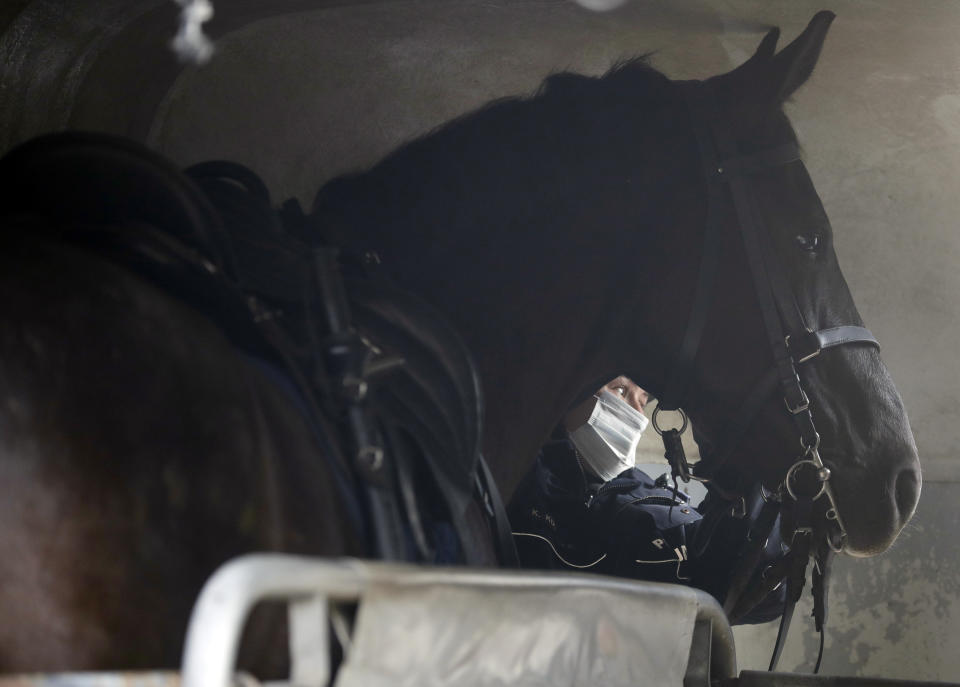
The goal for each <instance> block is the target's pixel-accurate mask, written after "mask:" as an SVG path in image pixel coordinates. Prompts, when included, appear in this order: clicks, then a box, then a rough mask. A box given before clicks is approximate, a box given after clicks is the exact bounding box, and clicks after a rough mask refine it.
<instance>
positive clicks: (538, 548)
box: [509, 439, 785, 623]
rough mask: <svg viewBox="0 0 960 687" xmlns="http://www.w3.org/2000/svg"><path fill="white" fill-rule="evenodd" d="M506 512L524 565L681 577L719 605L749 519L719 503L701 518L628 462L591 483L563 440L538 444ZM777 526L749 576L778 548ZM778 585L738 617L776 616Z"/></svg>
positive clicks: (668, 487) (684, 499) (683, 498)
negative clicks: (531, 464)
mask: <svg viewBox="0 0 960 687" xmlns="http://www.w3.org/2000/svg"><path fill="white" fill-rule="evenodd" d="M708 499H709V497H708ZM705 503H706V502H705ZM708 505H709V504H708ZM703 506H704V504H701V507H703ZM758 509H759V508H758V507H755V508H754V509H752V510H753V511H754V512H753V513H752V515H753V516H754V517H755V516H756V512H755V511H757V510H758ZM704 512H705V513H706V512H708V509H707V508H704ZM748 515H749V514H748ZM509 519H510V524H511V526H512V528H513V533H514V541H515V542H516V545H517V550H518V552H519V555H520V563H521V566H522V567H524V568H535V569H541V570H580V571H584V572H594V573H601V574H606V575H616V576H618V577H627V578H633V579H639V580H649V581H656V582H674V583H682V584H689V585H692V586H695V587H698V588H700V589H703V590H705V591H707V592H709V593H710V594H712V595H713V596H714V597H716V598H717V600H718V601H719V602H720V603H723V600H724V597H725V596H726V590H727V588H728V587H729V584H730V578H731V575H732V572H733V568H734V566H735V564H736V562H737V560H738V558H739V555H740V553H741V551H742V550H743V549H744V547H745V544H746V537H747V532H748V530H749V527H750V517H743V518H735V517H732V516H731V515H730V510H729V509H723V510H722V512H721V511H718V510H717V509H709V516H708V519H705V517H704V515H702V514H701V512H700V510H699V509H698V508H695V507H694V506H693V505H691V504H690V502H689V497H688V496H687V495H686V494H685V493H684V492H682V491H679V490H677V491H676V492H675V491H674V489H673V488H672V484H668V482H667V478H666V475H664V476H663V477H660V478H658V479H652V478H651V477H650V476H649V475H647V474H646V473H644V472H643V471H641V470H639V469H637V468H630V469H628V470H625V471H623V472H622V473H620V474H619V475H618V476H617V477H616V478H614V479H612V480H610V481H609V482H601V481H600V480H599V478H597V477H595V476H593V474H592V473H590V472H588V471H587V470H586V469H585V468H584V466H583V464H582V462H581V459H580V457H579V456H578V455H577V452H576V450H575V449H574V447H573V445H572V444H571V443H570V442H569V441H567V440H566V439H564V440H559V441H552V442H550V443H548V444H546V445H545V446H544V447H543V449H542V450H541V452H540V455H539V456H538V457H537V463H536V465H535V466H534V468H533V470H532V471H531V472H530V473H529V474H528V475H527V477H526V478H525V479H524V481H523V482H522V483H521V485H520V487H519V488H518V490H517V492H516V493H515V495H514V497H513V499H512V500H511V502H510V506H509ZM714 519H716V520H714ZM778 530H779V527H778V526H775V527H774V534H772V535H771V536H770V538H769V540H768V542H767V545H766V547H765V553H764V559H763V560H762V561H761V563H760V565H759V566H758V569H757V570H756V571H754V572H755V576H759V575H762V574H763V569H764V568H766V567H767V566H768V565H769V564H770V563H772V562H773V561H774V560H775V559H776V558H777V557H778V556H781V555H782V554H783V553H784V551H785V547H783V546H782V545H781V541H780V538H779V535H778V534H776V533H777V532H778ZM784 593H785V590H784V589H783V587H782V586H781V587H780V588H778V589H776V590H774V591H773V592H772V593H770V594H769V595H768V596H767V598H766V599H764V600H763V601H762V602H761V603H760V604H759V605H758V606H757V607H756V608H754V610H753V611H751V612H750V613H748V614H747V615H746V616H744V617H743V618H740V619H739V620H738V622H740V623H759V622H767V621H769V620H773V619H774V618H777V617H778V616H779V615H780V613H781V611H782V608H783V602H784Z"/></svg>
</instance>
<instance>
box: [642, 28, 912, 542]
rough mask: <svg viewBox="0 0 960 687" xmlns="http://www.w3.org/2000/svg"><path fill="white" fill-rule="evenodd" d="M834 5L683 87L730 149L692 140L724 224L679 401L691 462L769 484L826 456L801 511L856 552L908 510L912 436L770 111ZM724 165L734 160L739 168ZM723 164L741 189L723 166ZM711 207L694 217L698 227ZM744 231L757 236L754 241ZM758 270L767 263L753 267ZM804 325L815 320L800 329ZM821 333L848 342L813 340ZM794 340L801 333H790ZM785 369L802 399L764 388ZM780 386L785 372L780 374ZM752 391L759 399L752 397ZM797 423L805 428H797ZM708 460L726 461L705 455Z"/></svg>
mask: <svg viewBox="0 0 960 687" xmlns="http://www.w3.org/2000/svg"><path fill="white" fill-rule="evenodd" d="M832 19H833V15H832V14H831V13H829V12H821V13H820V14H818V15H817V16H816V17H814V19H813V20H812V21H811V22H810V24H809V26H808V27H807V29H806V30H805V31H804V32H803V33H802V34H801V35H800V36H799V37H798V38H797V39H796V40H795V41H793V42H792V43H791V44H790V45H789V46H788V47H786V48H784V49H783V50H782V51H780V52H779V53H776V43H777V38H778V33H779V32H778V30H777V29H772V30H771V31H770V32H769V33H768V34H767V35H766V37H765V38H764V39H763V41H762V42H761V44H760V46H759V48H758V49H757V51H756V53H755V54H754V55H753V57H752V58H751V59H749V60H748V61H747V62H746V63H745V64H743V65H741V66H740V67H739V68H737V69H735V70H733V71H732V72H730V73H727V74H724V75H721V76H717V77H714V78H712V79H709V80H708V81H706V82H705V83H703V84H696V85H692V86H691V85H687V86H686V88H687V89H688V90H689V91H690V92H692V93H693V94H694V95H693V101H690V98H688V102H692V104H691V105H689V107H692V108H693V109H696V108H698V107H700V106H701V105H702V103H701V104H699V105H698V101H697V98H698V97H700V96H702V95H703V93H702V91H708V92H709V93H710V94H711V95H710V98H712V100H713V103H712V107H713V109H712V110H710V111H708V112H707V113H702V112H701V113H695V115H694V117H693V119H694V121H693V127H694V129H696V128H697V127H698V126H700V127H701V128H702V129H710V128H713V129H714V130H720V133H719V134H718V135H719V136H721V137H722V136H726V137H727V140H726V144H727V148H728V149H727V150H718V151H715V152H717V153H718V159H714V160H712V161H706V165H704V162H705V161H704V160H703V157H704V155H703V150H702V145H701V146H700V148H701V156H700V157H701V163H700V164H701V169H702V171H701V177H704V176H705V177H707V178H708V181H707V182H706V183H707V185H708V187H710V188H711V189H714V190H715V194H714V195H710V192H708V193H706V194H704V195H706V196H708V197H709V198H710V201H709V202H710V203H712V204H713V206H712V207H709V209H708V210H707V209H704V206H703V204H702V203H701V204H700V211H699V212H700V214H701V215H703V213H705V212H706V213H709V217H712V218H713V221H716V222H719V223H722V224H723V225H724V226H723V227H722V228H721V229H720V230H719V232H720V238H719V241H721V242H722V243H723V245H722V246H717V247H715V250H717V251H718V252H719V253H720V254H721V255H722V257H720V258H717V266H716V269H717V276H716V280H715V282H714V283H715V285H716V286H715V288H714V289H713V293H711V294H710V298H711V299H712V303H711V305H710V313H709V315H704V316H703V317H704V320H703V325H702V326H703V332H702V335H701V336H702V338H701V345H700V346H699V350H698V351H697V353H696V356H695V358H694V359H692V360H691V363H690V366H691V368H692V371H691V374H692V376H693V377H694V380H693V382H692V384H691V386H690V387H689V388H688V389H687V391H686V397H685V399H684V400H683V404H684V406H685V407H686V409H687V410H688V411H689V414H690V416H691V417H692V418H693V420H694V422H695V424H696V427H697V434H698V440H699V443H700V447H701V453H702V456H703V460H704V465H703V466H701V467H702V468H705V470H706V471H707V472H709V473H712V474H714V475H717V476H718V477H719V474H722V473H723V472H724V471H726V474H727V478H728V479H733V480H734V481H736V480H738V479H739V480H741V481H751V480H752V479H756V478H759V479H760V480H761V481H762V482H763V483H764V484H765V486H766V487H767V488H769V489H774V490H775V489H777V488H778V487H780V486H782V485H784V483H785V479H786V475H787V471H788V470H789V469H790V468H791V466H792V465H795V464H796V461H799V460H803V459H805V458H806V459H810V458H811V457H815V458H816V465H819V464H820V456H822V460H823V464H824V465H825V466H826V467H827V469H828V470H829V473H824V474H829V478H828V479H827V482H826V484H828V485H829V489H828V493H827V496H828V497H829V498H819V499H818V500H817V501H816V504H815V513H816V515H815V517H816V518H818V519H819V524H820V525H821V526H822V527H824V528H825V529H829V528H828V527H827V525H826V521H825V519H826V518H829V519H831V520H834V521H835V523H834V524H833V525H832V527H833V533H832V535H828V536H832V537H833V538H834V545H835V546H836V545H837V544H839V543H840V540H841V536H840V535H845V541H843V543H842V546H843V550H844V551H845V552H847V553H849V554H851V555H854V556H870V555H874V554H877V553H880V552H882V551H884V550H885V549H886V548H888V547H889V546H890V544H891V543H892V542H893V541H894V540H895V539H896V537H897V535H898V534H899V532H900V531H901V529H902V528H903V526H904V525H905V523H906V522H907V520H909V518H910V517H911V516H912V514H913V512H914V509H915V507H916V504H917V500H918V497H919V492H920V484H921V479H920V467H919V461H918V457H917V449H916V445H915V443H914V439H913V436H912V433H911V430H910V426H909V423H908V421H907V416H906V412H905V410H904V406H903V403H902V401H901V399H900V396H899V394H898V393H897V391H896V389H895V387H894V385H893V382H892V380H891V378H890V375H889V373H888V372H887V370H886V368H885V366H884V364H883V362H882V361H881V359H880V355H879V352H878V347H877V346H875V345H871V344H875V341H873V340H872V335H870V334H869V332H867V331H866V330H862V329H860V328H861V327H862V324H863V323H862V320H861V318H860V315H859V313H858V312H857V308H856V305H855V304H854V301H853V299H852V297H851V295H850V291H849V289H848V287H847V284H846V281H845V280H844V277H843V274H842V272H841V269H840V266H839V263H838V260H837V255H836V253H835V250H834V241H833V230H832V228H831V226H830V222H829V220H828V219H827V215H826V213H825V211H824V208H823V205H822V204H821V202H820V199H819V197H818V195H817V192H816V190H815V188H814V185H813V183H812V181H811V179H810V177H809V175H808V174H807V171H806V169H805V167H804V165H803V163H802V162H801V161H800V160H799V159H796V157H797V153H796V152H795V151H796V148H795V145H796V138H795V135H794V132H793V130H792V128H791V126H790V124H789V122H788V120H787V118H786V116H785V115H784V113H783V111H782V104H783V103H784V101H785V100H786V99H787V98H788V97H790V96H791V95H792V94H793V93H794V92H795V91H796V90H797V88H799V87H800V86H801V85H802V84H803V83H804V82H805V81H806V80H807V78H808V77H809V76H810V74H811V73H812V71H813V68H814V66H815V64H816V62H817V59H818V57H819V54H820V50H821V46H822V45H823V41H824V38H825V36H826V33H827V30H828V28H829V26H830V23H831V21H832ZM698 118H699V119H700V122H699V124H698V122H697V119H698ZM723 132H725V133H723ZM699 135H700V136H701V137H703V136H709V135H710V134H709V133H707V132H704V131H701V132H699ZM719 146H720V148H722V147H723V142H721V143H720V144H719ZM688 149H689V147H688ZM738 163H739V165H740V167H741V168H742V167H748V169H737V168H736V165H737V164H738ZM711 164H712V165H713V166H717V169H713V168H712V166H711ZM724 167H727V168H728V169H723V168H724ZM735 174H736V175H739V183H741V186H740V188H739V190H738V189H737V188H736V187H735V185H734V184H735V182H733V181H731V180H730V179H726V180H724V179H722V178H721V177H723V176H724V175H726V176H728V177H729V176H732V175H735ZM711 175H712V179H711ZM711 184H713V186H711ZM738 193H739V194H740V196H741V197H739V198H738V197H737V195H738ZM709 217H707V218H701V219H700V221H699V222H695V224H696V225H698V226H700V227H701V228H702V227H705V226H708V224H709V222H710V218H709ZM744 225H751V226H747V227H746V228H745V227H744ZM706 231H709V229H706ZM750 231H752V232H755V233H756V234H757V236H756V238H755V239H752V240H755V242H756V245H754V246H752V247H751V246H750V245H748V242H749V241H750V240H751V239H749V238H748V237H747V234H748V232H750ZM680 233H682V232H680ZM741 235H742V236H741ZM688 238H689V237H688ZM706 241H707V242H708V241H709V239H706ZM704 245H706V244H705V239H703V238H701V237H700V236H697V237H695V238H693V243H690V244H689V245H688V247H687V249H688V250H691V249H693V250H694V251H695V252H697V253H700V252H701V248H700V247H701V246H704ZM704 250H707V251H709V250H710V249H709V248H705V249H704ZM751 253H753V254H751ZM703 260H704V261H705V260H706V258H703ZM755 263H759V267H758V266H757V264H755ZM705 264H706V262H702V263H701V265H702V266H703V265H705ZM758 269H759V271H760V272H761V273H763V272H766V273H767V274H766V277H764V276H763V275H762V274H761V275H760V277H759V281H758V276H757V271H758ZM700 278H702V277H700ZM663 279H664V284H665V286H666V287H667V288H674V289H676V290H677V291H679V292H682V293H690V291H691V288H692V287H691V283H689V279H688V283H687V284H681V283H673V284H671V283H670V276H669V275H664V276H663ZM708 288H710V287H708ZM764 290H771V291H772V294H773V295H772V297H771V296H770V295H769V294H768V295H767V296H766V297H764V294H763V293H761V291H764ZM693 298H696V296H693ZM687 307H688V308H691V307H692V308H696V304H694V305H693V306H687ZM765 310H766V312H765ZM680 311H681V312H683V313H686V312H689V310H686V311H685V310H684V309H683V308H680ZM691 317H696V315H695V314H692V315H691ZM665 318H666V319H668V320H669V319H671V318H669V317H666V316H665ZM765 318H766V319H772V320H773V323H772V325H771V324H770V323H768V322H765V321H764V320H765ZM676 319H677V318H676V317H673V318H672V320H673V322H672V324H673V326H675V325H676ZM681 319H683V318H682V317H681ZM771 326H772V327H773V328H774V329H775V330H776V332H777V333H775V334H774V338H775V339H776V338H780V339H785V338H786V336H785V335H789V336H792V337H794V339H795V341H794V343H793V344H790V341H789V340H787V341H781V342H777V341H774V342H773V343H774V344H776V345H774V346H773V347H771V343H770V339H771ZM813 331H816V332H819V333H821V334H819V335H814V334H810V333H809V332H813ZM823 332H828V334H825V335H824V334H822V333H823ZM636 335H637V336H642V335H643V332H636ZM676 336H677V334H676V332H673V333H672V334H670V335H667V337H666V338H667V340H670V338H671V337H672V340H673V341H674V342H676V341H678V339H677V338H676ZM830 336H833V338H834V339H843V340H844V343H845V344H846V345H836V346H831V347H829V348H828V347H826V345H825V346H823V347H821V344H824V343H825V342H826V341H827V339H829V338H830ZM803 338H806V339H807V342H806V343H800V342H799V341H796V339H803ZM851 339H852V340H851ZM682 345H683V343H681V344H679V345H676V348H675V349H674V350H679V348H680V347H681V346H682ZM827 345H829V344H827ZM804 347H806V348H804ZM791 349H794V350H791ZM799 349H803V350H802V351H800V350H799ZM786 354H792V361H790V363H789V364H787V365H786V366H780V369H779V371H777V367H778V362H777V360H778V356H781V357H782V356H783V355H786ZM780 362H781V363H782V362H784V361H783V360H781V361H780ZM670 364H676V363H668V366H667V367H668V369H669V366H670ZM794 372H796V374H797V375H798V380H797V381H798V382H799V384H796V385H794V386H793V388H794V389H795V390H798V391H799V394H798V396H797V397H798V398H799V399H800V400H794V399H791V398H789V395H790V394H789V391H788V393H787V398H785V397H784V387H783V385H782V384H779V383H773V384H768V385H767V386H766V387H764V383H765V382H764V380H765V379H766V380H767V381H768V382H769V381H772V380H773V379H774V378H776V377H777V376H781V377H783V376H784V375H788V374H793V373H794ZM655 377H656V376H655ZM656 378H657V381H658V382H660V383H662V384H666V385H667V388H664V389H661V390H662V391H664V392H665V393H668V394H671V395H672V394H673V393H674V390H673V389H670V388H669V384H670V378H669V376H668V378H667V379H666V380H665V381H662V382H661V380H660V379H659V378H658V377H656ZM792 385H793V381H790V382H789V383H788V384H787V388H790V387H791V386H792ZM654 388H655V390H656V387H654ZM804 394H805V396H804ZM761 397H766V398H765V400H764V402H763V403H762V404H760V403H759V401H760V399H761ZM670 400H671V402H674V401H679V399H670ZM675 404H676V402H674V405H675ZM805 406H808V407H805ZM804 418H809V419H810V421H809V422H808V421H807V420H804ZM797 420H803V422H806V423H807V424H803V422H801V423H800V424H799V429H798V422H797ZM805 428H806V430H807V431H809V437H812V438H810V439H808V438H805V436H804V432H805ZM814 428H815V429H814ZM812 444H818V445H812ZM814 454H818V455H817V456H814ZM717 462H726V464H727V466H728V467H727V468H721V467H720V466H719V465H716V464H714V465H712V464H711V463H717ZM745 475H751V476H753V475H755V476H756V477H749V478H748V477H745Z"/></svg>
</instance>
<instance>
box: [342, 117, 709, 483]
mask: <svg viewBox="0 0 960 687" xmlns="http://www.w3.org/2000/svg"><path fill="white" fill-rule="evenodd" d="M638 138H640V137H639V136H638ZM634 143H635V144H636V146H637V150H636V151H635V153H634V154H632V155H626V156H625V155H623V152H622V151H621V150H617V151H615V152H614V151H610V150H609V148H608V152H607V156H606V157H607V159H603V157H604V156H603V155H602V154H601V153H599V152H594V153H592V155H591V157H589V158H584V155H583V153H584V151H583V150H582V149H581V150H579V151H576V152H575V153H574V154H573V155H571V156H570V157H569V159H567V160H561V159H559V155H558V153H557V151H556V150H551V151H550V153H551V154H550V156H549V158H548V159H547V160H545V161H544V163H543V164H541V165H540V166H539V168H538V169H537V170H535V171H532V172H530V173H528V174H527V175H525V176H522V177H518V176H514V177H513V178H512V179H510V180H509V181H503V180H501V179H500V178H494V177H493V176H492V175H483V174H482V173H479V174H473V175H471V172H470V170H469V169H467V167H468V165H467V163H463V165H461V169H450V168H449V167H443V166H442V165H440V164H437V165H433V164H426V165H421V166H420V167H419V168H418V169H420V170H421V172H420V173H419V174H411V173H410V172H411V170H410V169H409V167H410V165H408V166H407V169H403V166H402V165H400V166H399V169H393V168H392V166H393V163H392V162H391V161H390V160H388V161H387V163H386V164H384V165H381V166H380V167H378V168H375V169H374V170H373V171H372V172H371V173H368V174H367V175H364V177H363V178H361V179H360V180H359V182H360V189H361V190H360V193H359V195H357V191H356V189H353V190H352V191H351V195H350V196H349V198H345V199H344V200H345V201H346V203H345V204H347V205H349V207H350V208H351V210H350V212H351V213H352V214H353V216H352V217H350V218H349V219H348V220H347V223H348V225H349V227H350V228H349V230H348V239H347V241H346V242H347V243H348V244H352V246H353V248H354V250H363V251H367V250H374V251H376V252H377V253H378V254H379V255H380V258H381V260H382V262H383V269H384V270H385V271H386V272H387V273H388V274H390V275H391V276H392V277H393V278H394V279H395V281H396V282H397V283H398V284H400V285H401V286H402V287H403V288H405V289H406V290H409V291H411V292H413V293H414V294H416V295H418V296H420V297H421V298H423V299H424V300H425V301H427V302H429V303H431V304H432V305H434V306H435V307H437V308H438V309H439V310H440V312H441V313H442V314H443V315H444V316H445V317H446V318H447V319H448V320H449V321H450V322H451V323H452V324H453V325H454V327H455V328H456V329H457V331H458V332H459V333H460V335H461V336H462V337H463V339H464V340H465V342H466V344H467V346H468V348H469V350H470V351H471V352H472V353H473V355H474V358H475V361H476V363H477V367H478V372H479V376H480V380H481V383H482V386H483V391H484V395H485V400H486V405H485V418H486V422H485V430H484V437H483V448H484V452H485V454H486V456H487V458H488V460H489V461H490V462H491V464H492V467H493V470H494V474H495V477H496V478H497V479H498V482H499V483H500V484H501V486H502V487H503V488H504V490H505V491H506V492H508V493H509V492H510V491H511V489H512V487H513V486H514V485H515V484H516V483H517V481H518V478H519V475H521V474H522V472H523V471H525V470H526V469H527V467H528V466H529V464H530V462H531V461H532V460H533V458H534V457H535V455H536V453H537V450H538V448H539V446H540V445H541V443H542V442H543V441H544V440H545V439H546V438H547V437H548V436H549V434H550V432H551V431H552V429H553V428H554V427H555V425H556V424H557V422H558V421H559V419H560V418H561V417H562V415H563V414H564V413H565V411H566V410H567V408H569V407H570V405H571V404H572V402H573V401H574V400H575V399H576V397H577V396H578V395H579V394H581V393H582V392H584V391H585V390H588V389H590V388H592V387H591V385H594V384H596V386H599V383H598V382H602V381H605V379H604V375H606V376H608V378H612V377H613V376H615V375H616V374H619V373H621V372H626V371H629V372H633V373H634V374H635V375H638V376H641V377H642V376H643V375H644V374H647V372H644V370H643V369H638V368H637V367H636V365H635V363H636V357H637V352H638V344H641V343H643V342H642V341H639V340H636V337H637V333H638V332H640V333H642V332H644V331H645V330H646V329H647V327H648V325H652V324H654V323H653V322H652V321H651V318H652V317H654V316H655V313H656V308H653V307H651V303H653V302H651V301H650V299H647V298H644V297H643V296H644V294H645V285H647V284H651V283H655V282H657V281H662V280H663V279H665V278H666V276H668V273H669V271H670V269H671V268H672V263H673V262H675V258H673V259H668V257H669V256H671V254H673V253H675V246H674V240H675V238H676V232H675V231H673V227H672V226H671V224H670V222H668V221H667V220H666V219H665V218H676V217H682V216H684V215H685V214H686V213H687V212H689V205H690V198H689V196H688V195H687V194H686V193H685V192H686V191H687V190H688V187H690V186H693V185H695V184H691V183H690V176H691V175H690V173H689V171H690V170H689V169H688V168H684V172H685V174H684V183H683V184H680V183H679V182H678V180H677V179H676V178H675V174H674V171H675V168H677V166H678V163H677V158H678V155H677V146H676V142H673V143H671V142H670V140H669V137H667V139H666V140H665V138H664V136H663V135H662V133H661V134H654V133H652V132H647V134H646V137H645V138H643V140H642V141H640V142H637V141H634ZM658 144H659V145H658ZM607 145H608V146H609V144H607ZM491 155H493V156H496V151H493V152H492V153H491ZM528 155H533V156H534V157H536V154H534V153H528ZM544 157H546V156H544ZM585 159H586V160H588V162H585V161H584V160H585ZM611 162H612V163H613V164H611ZM438 169H439V170H441V171H438ZM464 170H466V171H464ZM597 170H601V172H602V173H601V174H597V173H596V171H597ZM414 171H415V170H414ZM404 172H406V174H404ZM680 190H682V191H684V192H678V191H680ZM418 198H419V199H422V200H417V199H418ZM666 203H670V207H668V206H667V205H666ZM671 221H673V220H671ZM625 337H631V338H633V339H634V341H632V342H625V341H624V338H625ZM641 357H644V354H643V353H642V352H641ZM645 357H646V359H647V360H648V361H650V362H651V363H653V361H655V360H656V356H650V355H646V356H645ZM641 367H642V368H645V367H647V366H645V365H641Z"/></svg>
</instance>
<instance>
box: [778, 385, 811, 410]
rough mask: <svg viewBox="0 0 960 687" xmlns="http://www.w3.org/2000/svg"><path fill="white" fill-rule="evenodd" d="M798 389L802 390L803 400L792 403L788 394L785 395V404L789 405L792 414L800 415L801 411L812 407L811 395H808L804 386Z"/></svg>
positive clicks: (801, 396) (788, 408)
mask: <svg viewBox="0 0 960 687" xmlns="http://www.w3.org/2000/svg"><path fill="white" fill-rule="evenodd" d="M798 389H799V391H800V398H801V400H800V401H799V402H798V403H797V404H796V405H795V406H791V405H790V399H788V398H787V397H786V396H784V397H783V403H784V405H785V406H787V410H789V411H790V414H791V415H798V414H799V413H802V412H803V411H805V410H809V409H810V397H809V396H807V392H806V391H804V390H803V387H798Z"/></svg>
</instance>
